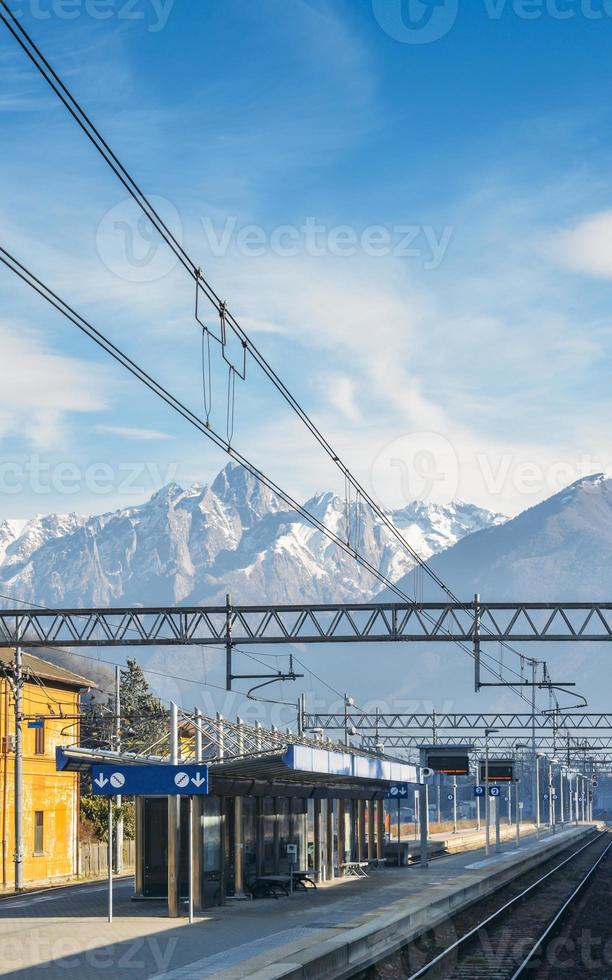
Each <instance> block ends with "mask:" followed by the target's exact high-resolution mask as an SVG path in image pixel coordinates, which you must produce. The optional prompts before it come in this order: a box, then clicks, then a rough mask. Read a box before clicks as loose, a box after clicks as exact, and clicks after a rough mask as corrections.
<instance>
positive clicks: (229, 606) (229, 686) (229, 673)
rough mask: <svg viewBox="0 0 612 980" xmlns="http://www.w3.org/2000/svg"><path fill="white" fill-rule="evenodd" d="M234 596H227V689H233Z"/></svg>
mask: <svg viewBox="0 0 612 980" xmlns="http://www.w3.org/2000/svg"><path fill="white" fill-rule="evenodd" d="M232 680H233V677H232V597H231V596H230V594H229V593H228V594H227V595H226V596H225V689H226V691H231V689H232Z"/></svg>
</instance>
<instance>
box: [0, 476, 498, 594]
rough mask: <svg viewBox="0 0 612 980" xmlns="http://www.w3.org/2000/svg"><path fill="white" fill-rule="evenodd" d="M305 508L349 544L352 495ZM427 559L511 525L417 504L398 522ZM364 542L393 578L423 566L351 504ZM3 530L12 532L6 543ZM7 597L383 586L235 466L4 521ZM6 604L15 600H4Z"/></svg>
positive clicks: (1, 565) (396, 516) (2, 569)
mask: <svg viewBox="0 0 612 980" xmlns="http://www.w3.org/2000/svg"><path fill="white" fill-rule="evenodd" d="M305 506H306V508H307V509H308V510H309V511H311V512H312V513H313V514H315V515H316V516H317V517H318V518H319V520H321V521H322V522H323V523H325V525H326V526H328V527H330V528H332V529H333V530H334V531H335V532H336V533H337V534H338V535H340V536H341V537H342V538H344V539H345V540H346V538H347V514H346V507H345V503H344V501H343V500H341V499H340V498H339V497H337V496H335V495H334V494H332V493H329V492H328V493H320V494H317V495H315V496H314V497H312V498H311V499H310V500H309V501H307V502H306V505H305ZM390 516H391V518H392V519H393V520H394V521H395V523H396V525H397V526H398V527H399V528H400V529H401V530H402V533H403V535H404V536H405V538H406V539H407V540H408V541H409V542H410V543H411V544H412V545H413V547H415V548H416V549H417V550H418V551H419V553H420V554H422V555H423V556H424V557H430V556H431V555H432V554H435V553H436V552H438V551H439V550H440V549H441V548H444V547H447V546H448V545H451V544H454V543H455V542H456V541H457V540H459V539H460V537H461V536H462V535H464V534H466V533H469V532H470V531H471V530H473V529H475V528H479V527H486V526H490V525H494V524H498V523H499V522H500V521H503V520H504V519H505V518H503V517H501V516H500V515H498V514H491V513H489V512H488V511H484V510H481V509H479V508H477V507H473V506H472V505H470V504H465V503H460V502H457V503H453V504H450V505H448V507H440V506H426V505H424V504H420V503H413V504H410V505H409V506H408V507H406V508H403V509H402V510H400V511H397V512H395V513H393V514H391V515H390ZM348 518H349V525H350V534H349V535H348V537H350V540H351V543H352V545H353V547H354V546H355V545H356V543H357V538H358V539H359V546H360V548H361V549H363V550H364V552H365V554H366V555H367V557H368V559H369V560H370V561H371V562H372V563H373V564H374V565H375V566H377V567H379V568H380V569H381V571H382V572H383V573H384V574H385V575H386V576H387V577H388V578H389V579H391V580H392V581H395V580H397V579H398V578H401V577H402V576H404V575H406V574H407V572H409V571H410V569H411V567H412V560H411V559H410V556H409V555H408V554H407V552H406V551H405V549H403V548H402V547H401V545H400V544H399V543H398V542H397V541H396V540H395V539H394V538H393V537H392V536H391V535H390V534H389V532H388V531H387V530H386V529H385V528H384V526H383V525H382V524H381V523H380V522H379V520H378V519H375V518H374V517H373V515H372V514H371V512H369V511H365V510H363V509H358V508H357V507H356V505H355V504H354V503H353V505H352V506H351V508H350V513H349V515H348ZM3 535H4V537H3ZM4 540H6V544H5V545H4V549H5V555H4V560H2V555H1V554H0V586H1V588H0V591H2V592H3V593H5V594H7V595H11V596H14V597H15V598H17V599H21V600H25V601H28V602H36V603H40V604H42V605H49V606H56V607H59V606H64V607H67V606H76V607H78V606H81V607H82V606H87V605H94V606H95V605H100V606H108V605H118V604H126V605H129V604H147V605H156V604H159V605H161V604H174V603H181V604H203V603H218V602H224V601H225V595H226V593H227V592H230V593H231V594H232V595H233V597H234V599H235V600H236V601H240V602H243V603H257V602H261V601H270V602H298V601H310V602H329V601H343V600H344V601H359V600H368V599H371V598H372V597H373V596H374V595H375V594H376V593H377V592H378V591H379V590H380V585H379V583H378V581H377V580H376V579H374V578H373V577H372V576H371V575H370V574H369V573H368V572H367V571H365V570H364V569H363V568H361V567H360V566H359V565H358V564H357V563H356V562H355V561H354V559H352V558H351V556H350V555H347V554H345V553H343V552H342V551H341V550H340V549H339V548H337V547H336V546H335V545H333V544H332V543H331V542H330V541H329V539H328V538H327V537H326V536H325V535H323V534H322V533H321V532H320V531H317V530H316V529H315V528H313V527H312V526H311V525H310V524H309V523H307V522H306V521H305V520H304V519H303V518H302V517H300V516H299V515H298V514H295V513H294V512H293V511H288V510H287V509H286V505H285V504H284V503H283V502H282V501H280V500H279V499H278V498H277V497H276V496H275V495H274V494H273V493H271V492H270V491H269V490H268V489H267V488H266V487H264V486H263V485H262V484H260V483H259V482H258V481H257V480H255V479H254V478H253V477H252V476H250V475H249V474H248V473H247V472H246V471H244V470H243V469H242V468H241V467H240V466H238V465H236V464H233V463H230V464H228V466H226V467H225V469H224V470H222V471H221V473H219V475H218V476H217V478H216V479H215V480H214V481H213V483H212V484H211V485H210V486H201V485H195V486H193V487H190V488H189V489H188V490H183V489H182V488H181V487H179V486H177V485H176V484H170V485H168V486H166V487H164V488H163V489H162V490H160V491H159V492H158V493H156V494H154V496H153V497H152V498H151V499H150V500H149V501H147V502H146V503H145V504H142V505H139V506H137V507H132V508H125V509H123V510H119V511H116V512H114V513H109V514H102V515H99V516H94V517H90V518H84V517H80V516H79V515H76V514H71V515H68V516H66V517H58V516H56V515H49V516H46V517H37V518H35V519H33V520H32V521H30V522H29V523H28V524H27V525H26V527H25V528H24V530H23V532H22V533H21V534H18V533H17V531H16V529H15V528H14V527H11V526H10V525H8V524H3V525H0V547H2V542H3V541H4ZM4 604H5V605H6V604H7V601H5V603H4Z"/></svg>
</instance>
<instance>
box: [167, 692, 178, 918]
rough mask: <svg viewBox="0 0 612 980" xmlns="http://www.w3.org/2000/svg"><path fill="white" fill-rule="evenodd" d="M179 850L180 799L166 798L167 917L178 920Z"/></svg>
mask: <svg viewBox="0 0 612 980" xmlns="http://www.w3.org/2000/svg"><path fill="white" fill-rule="evenodd" d="M170 761H171V763H172V765H174V766H176V765H178V761H179V735H178V708H177V706H176V704H174V702H172V703H171V705H170ZM180 848H181V799H180V797H179V796H169V797H168V915H169V916H170V918H174V919H176V918H178V917H179V915H180V914H181V907H180V906H181V887H180Z"/></svg>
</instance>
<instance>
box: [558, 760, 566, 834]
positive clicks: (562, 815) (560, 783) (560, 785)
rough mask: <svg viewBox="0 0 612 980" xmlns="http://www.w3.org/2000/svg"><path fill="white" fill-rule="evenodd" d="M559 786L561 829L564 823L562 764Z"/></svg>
mask: <svg viewBox="0 0 612 980" xmlns="http://www.w3.org/2000/svg"><path fill="white" fill-rule="evenodd" d="M559 788H560V790H561V794H560V796H561V799H560V803H561V829H562V830H563V825H564V824H565V806H564V803H565V800H564V798H563V766H561V768H560V769H559Z"/></svg>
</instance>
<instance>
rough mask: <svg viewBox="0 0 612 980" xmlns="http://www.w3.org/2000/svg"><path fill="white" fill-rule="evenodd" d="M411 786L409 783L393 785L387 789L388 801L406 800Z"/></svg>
mask: <svg viewBox="0 0 612 980" xmlns="http://www.w3.org/2000/svg"><path fill="white" fill-rule="evenodd" d="M408 792H409V785H408V783H393V785H391V786H389V788H388V789H387V799H388V800H405V799H407V797H408Z"/></svg>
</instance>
